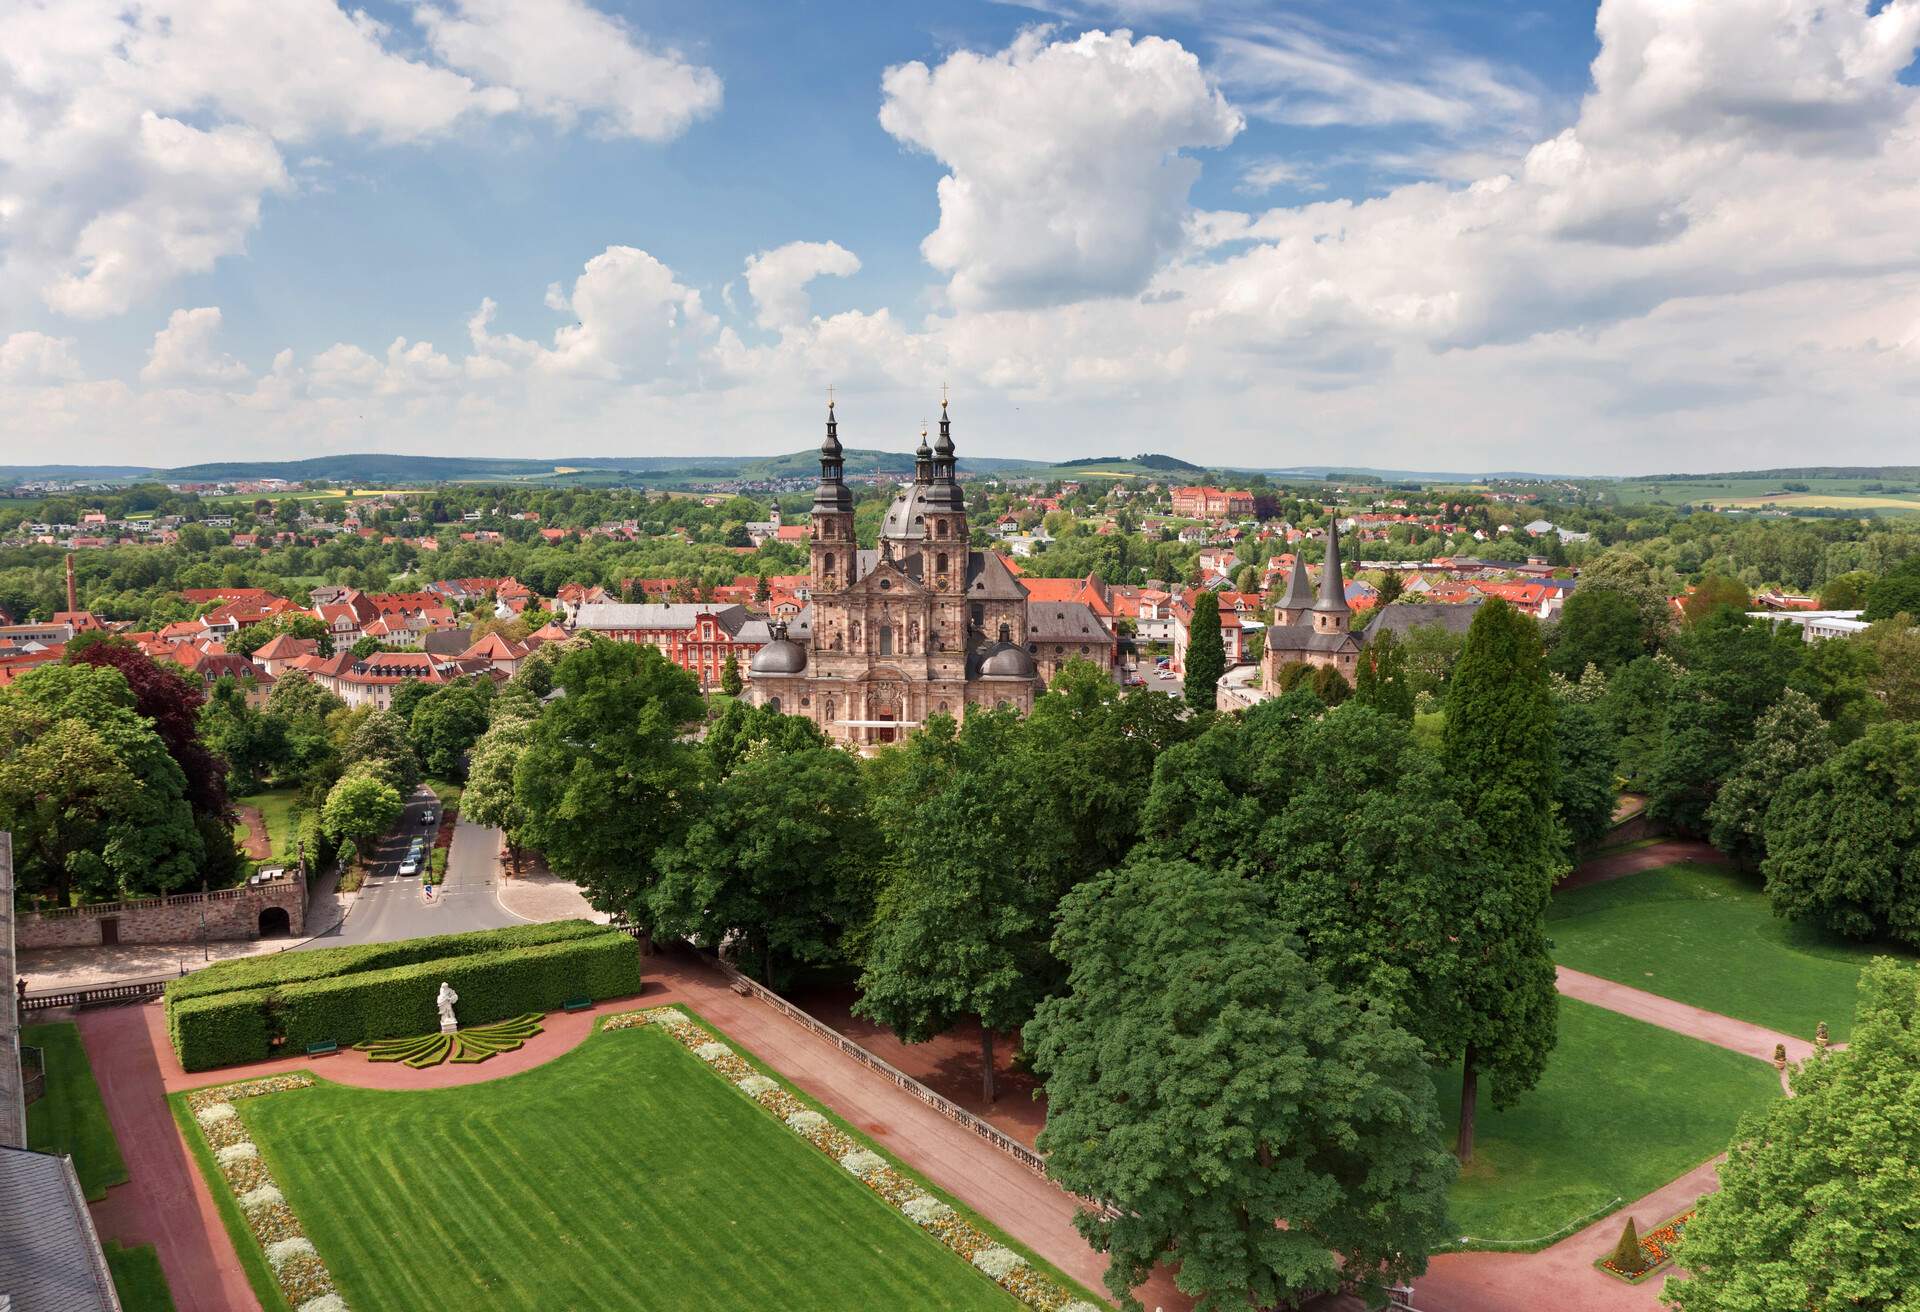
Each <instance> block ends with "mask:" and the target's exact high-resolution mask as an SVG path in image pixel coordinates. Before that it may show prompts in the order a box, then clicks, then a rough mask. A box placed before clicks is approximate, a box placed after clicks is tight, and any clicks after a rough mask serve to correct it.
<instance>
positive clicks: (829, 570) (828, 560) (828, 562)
mask: <svg viewBox="0 0 1920 1312" xmlns="http://www.w3.org/2000/svg"><path fill="white" fill-rule="evenodd" d="M823 563H824V565H825V569H824V571H823V572H824V573H825V574H826V575H827V577H828V578H832V577H833V553H832V552H831V551H829V552H828V553H827V554H826V557H825V559H824V562H823Z"/></svg>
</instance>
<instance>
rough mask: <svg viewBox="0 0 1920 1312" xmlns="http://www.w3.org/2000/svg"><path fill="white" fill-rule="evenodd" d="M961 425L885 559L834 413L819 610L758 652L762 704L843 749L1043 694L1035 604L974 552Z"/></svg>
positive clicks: (818, 529)
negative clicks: (863, 519)
mask: <svg viewBox="0 0 1920 1312" xmlns="http://www.w3.org/2000/svg"><path fill="white" fill-rule="evenodd" d="M957 468H958V461H957V459H956V457H955V455H954V445H953V427H952V421H951V420H950V419H949V418H948V415H947V402H946V400H945V399H944V398H943V399H942V400H941V402H940V432H939V437H938V438H937V439H936V440H935V441H934V442H933V443H932V444H931V445H929V444H928V442H927V434H926V432H925V430H924V429H923V430H922V431H921V434H920V446H919V449H918V450H916V451H915V452H914V470H913V482H912V483H911V484H908V485H906V486H904V487H902V488H901V489H900V492H899V495H898V496H896V497H895V498H894V501H893V504H892V505H890V506H889V507H888V508H887V512H886V515H885V516H884V517H883V518H882V520H881V522H880V531H879V537H878V540H877V543H876V545H875V546H874V547H873V548H872V549H864V548H862V547H860V546H859V544H858V541H857V540H856V538H855V536H854V529H853V492H852V490H851V489H850V488H848V486H847V483H846V456H845V451H844V449H843V448H842V447H841V445H840V424H839V418H838V416H837V415H836V414H835V412H834V403H833V401H832V400H831V399H829V400H828V402H827V434H826V438H825V440H824V441H822V442H821V444H820V485H819V487H818V488H816V489H815V491H814V495H813V537H812V541H811V551H812V562H811V566H812V569H811V580H810V582H811V592H812V598H811V604H810V605H809V606H808V607H807V609H806V610H805V611H803V612H802V613H801V614H800V615H799V616H798V617H797V618H796V619H795V620H794V622H793V624H792V625H790V626H776V627H775V633H774V640H773V641H772V642H769V643H767V644H766V645H765V646H764V647H762V648H761V649H760V650H759V651H758V652H757V653H755V655H754V658H753V662H752V665H751V666H750V670H749V673H750V676H751V685H750V690H749V692H748V694H747V695H748V696H749V697H750V698H751V699H752V701H753V702H754V704H756V705H763V706H771V707H774V708H775V709H777V710H781V711H785V712H786V713H788V714H790V715H803V716H806V717H807V718H808V719H810V720H812V721H813V722H814V723H816V724H818V725H819V726H820V727H821V728H822V729H823V730H825V731H826V733H827V734H828V736H829V737H832V738H833V739H835V740H836V741H840V742H847V743H854V744H859V745H868V744H878V743H889V742H893V741H895V740H896V738H897V736H898V735H899V734H902V733H904V732H906V731H908V730H911V729H914V728H916V727H918V726H919V725H920V724H921V723H922V722H924V721H925V719H926V718H927V717H928V716H929V715H936V714H939V715H950V716H952V717H953V718H954V719H956V720H958V719H963V718H965V715H966V713H967V711H968V710H969V709H971V708H980V707H989V708H991V707H1009V708H1011V709H1014V710H1018V711H1021V712H1023V713H1024V712H1026V711H1029V710H1031V709H1033V699H1034V697H1035V696H1036V695H1037V694H1038V693H1039V692H1041V691H1042V690H1043V688H1044V683H1043V680H1042V677H1041V672H1040V669H1039V666H1038V663H1037V662H1036V661H1035V659H1034V655H1033V652H1032V650H1031V644H1032V642H1033V635H1032V634H1031V631H1030V628H1029V624H1028V617H1029V604H1028V602H1029V595H1028V592H1027V589H1026V588H1025V587H1024V586H1023V585H1022V584H1021V583H1020V580H1019V579H1018V578H1016V577H1015V576H1014V574H1013V572H1012V571H1011V570H1009V569H1008V568H1007V566H1006V562H1005V561H1003V560H1002V559H1001V558H1000V556H999V555H998V554H996V553H995V552H991V551H975V550H972V549H971V547H970V545H969V540H968V529H967V501H966V495H965V493H964V491H963V490H962V489H961V486H960V480H959V477H958V473H957Z"/></svg>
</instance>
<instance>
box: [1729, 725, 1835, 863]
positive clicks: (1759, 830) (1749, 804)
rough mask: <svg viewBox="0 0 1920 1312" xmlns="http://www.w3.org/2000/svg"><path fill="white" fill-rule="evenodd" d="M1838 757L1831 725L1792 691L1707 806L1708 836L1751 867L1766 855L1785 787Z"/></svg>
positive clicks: (1755, 735) (1758, 728)
mask: <svg viewBox="0 0 1920 1312" xmlns="http://www.w3.org/2000/svg"><path fill="white" fill-rule="evenodd" d="M1832 755H1833V743H1832V739H1831V737H1830V736H1829V735H1828V731H1827V722H1826V721H1825V720H1823V719H1821V718H1820V712H1819V710H1818V709H1817V708H1816V707H1815V706H1814V704H1813V702H1812V701H1811V700H1810V699H1809V698H1808V697H1807V696H1806V694H1804V693H1801V692H1796V691H1795V690H1794V689H1792V688H1789V689H1787V690H1786V691H1785V692H1783V693H1781V694H1780V700H1779V701H1777V702H1775V703H1774V704H1773V706H1772V707H1770V708H1769V709H1768V710H1767V712H1766V714H1764V715H1762V716H1761V717H1760V722H1759V724H1758V725H1756V726H1755V728H1754V733H1753V741H1752V742H1750V743H1748V744H1747V747H1746V750H1745V751H1743V752H1742V753H1741V754H1740V763H1739V765H1738V766H1737V767H1736V768H1735V770H1734V772H1733V774H1732V775H1730V776H1729V777H1728V778H1727V781H1726V782H1725V783H1724V784H1722V785H1721V786H1720V792H1719V794H1718V795H1717V796H1716V797H1715V798H1714V799H1713V805H1711V806H1709V807H1708V808H1707V837H1708V839H1709V840H1710V841H1711V842H1712V843H1713V845H1714V846H1715V847H1717V848H1719V849H1720V850H1721V851H1722V852H1725V853H1726V854H1727V855H1728V856H1730V857H1732V858H1733V859H1734V860H1735V861H1737V862H1738V863H1740V864H1741V865H1743V866H1745V867H1747V868H1748V869H1753V868H1755V867H1757V866H1758V865H1759V864H1760V861H1761V859H1762V858H1763V857H1765V856H1766V854H1767V844H1766V832H1765V831H1766V821H1767V808H1768V807H1769V806H1771V805H1772V804H1773V800H1774V798H1775V797H1777V796H1778V795H1779V793H1780V789H1781V786H1782V785H1784V784H1785V783H1786V782H1787V780H1788V779H1789V778H1790V777H1791V776H1793V775H1795V774H1797V773H1799V772H1800V771H1801V770H1805V769H1808V768H1810V767H1812V766H1816V765H1819V764H1821V763H1822V762H1824V761H1825V760H1826V759H1827V758H1828V757H1830V756H1832Z"/></svg>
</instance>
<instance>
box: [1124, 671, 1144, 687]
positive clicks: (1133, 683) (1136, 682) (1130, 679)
mask: <svg viewBox="0 0 1920 1312" xmlns="http://www.w3.org/2000/svg"><path fill="white" fill-rule="evenodd" d="M1146 686H1147V676H1146V675H1144V674H1138V673H1136V674H1129V675H1128V676H1127V687H1129V688H1144V687H1146Z"/></svg>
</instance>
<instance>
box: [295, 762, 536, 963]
mask: <svg viewBox="0 0 1920 1312" xmlns="http://www.w3.org/2000/svg"><path fill="white" fill-rule="evenodd" d="M429 807H432V808H433V809H434V810H436V811H437V810H438V809H439V808H438V804H437V803H436V802H435V801H434V798H433V794H432V793H429V792H427V791H426V790H424V789H422V790H421V792H420V793H419V794H417V795H415V796H414V797H413V798H411V799H409V801H408V802H407V809H406V812H405V813H404V814H403V815H402V816H401V818H400V823H399V824H398V825H397V826H396V827H395V828H394V830H393V831H392V832H391V833H389V834H388V835H387V836H386V838H385V839H383V840H382V841H381V843H380V845H379V847H378V848H377V849H376V850H375V854H374V858H373V861H372V863H371V870H372V873H370V874H369V875H368V876H367V881H366V883H364V884H363V885H361V888H360V893H359V896H357V897H356V898H355V899H354V902H353V906H352V907H351V908H350V909H349V910H348V912H347V917H346V919H345V920H344V921H342V922H341V924H340V925H339V926H338V927H337V928H335V929H334V930H333V931H331V932H329V933H325V934H322V935H320V936H319V937H317V938H313V939H309V940H308V941H307V942H305V943H303V944H301V945H300V946H301V947H303V948H337V947H346V946H349V945H351V944H355V943H390V942H392V941H394V940H396V939H403V938H418V937H420V936H421V935H423V934H459V933H463V932H465V931H467V930H470V929H499V928H501V927H503V926H506V925H517V924H519V923H520V921H519V919H518V918H517V917H516V916H514V915H512V914H511V913H510V912H508V911H506V910H504V909H503V908H502V907H501V906H500V903H499V901H498V900H497V899H496V898H495V897H494V878H495V860H494V854H495V853H496V852H498V851H499V845H500V831H499V830H497V829H487V828H484V827H482V826H480V825H474V824H468V823H467V822H466V821H465V820H460V821H458V822H457V823H456V824H455V826H454V831H453V848H452V850H451V851H450V852H449V853H448V854H447V879H446V882H445V883H444V884H442V885H441V886H440V887H438V888H436V889H435V890H434V893H433V897H432V898H431V899H429V898H428V897H427V896H426V893H425V891H424V887H423V885H422V884H421V882H420V880H419V879H418V878H416V877H413V876H402V875H400V874H399V873H398V871H399V869H400V863H401V861H402V860H404V859H405V857H406V854H407V845H408V843H409V842H410V841H411V840H412V839H413V837H414V836H415V835H416V834H419V835H425V836H427V837H428V838H429V839H431V836H432V832H433V831H432V830H430V829H429V828H428V827H427V826H425V825H423V824H421V823H420V822H421V819H422V817H423V816H424V815H425V814H426V811H427V809H428V808H429Z"/></svg>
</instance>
